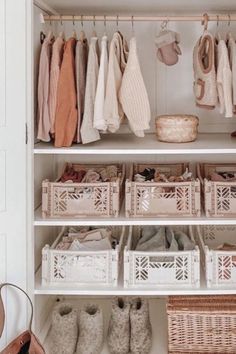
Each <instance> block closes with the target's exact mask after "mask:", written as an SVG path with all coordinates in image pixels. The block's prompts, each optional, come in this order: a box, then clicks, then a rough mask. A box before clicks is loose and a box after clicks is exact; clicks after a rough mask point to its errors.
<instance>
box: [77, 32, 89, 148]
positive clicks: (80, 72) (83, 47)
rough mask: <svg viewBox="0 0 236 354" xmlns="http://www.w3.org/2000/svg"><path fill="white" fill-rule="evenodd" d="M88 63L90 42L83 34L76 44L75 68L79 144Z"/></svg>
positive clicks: (78, 140)
mask: <svg viewBox="0 0 236 354" xmlns="http://www.w3.org/2000/svg"><path fill="white" fill-rule="evenodd" d="M87 61H88V41H87V38H85V35H84V33H83V32H82V33H81V37H80V38H79V40H78V42H77V44H76V54H75V66H76V88H77V109H78V124H77V139H76V140H77V143H81V134H80V128H81V124H82V119H83V114H84V97H85V87H86V72H87Z"/></svg>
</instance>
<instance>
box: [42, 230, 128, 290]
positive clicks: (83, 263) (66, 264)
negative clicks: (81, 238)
mask: <svg viewBox="0 0 236 354" xmlns="http://www.w3.org/2000/svg"><path fill="white" fill-rule="evenodd" d="M64 233H65V229H63V230H62V232H61V233H60V234H59V236H58V237H57V239H56V240H55V242H54V243H53V245H52V246H51V247H50V246H49V245H46V246H45V247H44V248H43V249H42V284H43V285H53V286H55V285H58V286H61V285H63V284H64V285H68V286H71V285H73V286H74V285H101V286H103V285H105V286H117V282H118V275H119V267H120V266H121V263H122V259H123V257H122V252H123V249H124V244H125V239H124V237H125V228H124V227H121V226H120V227H118V226H114V227H112V235H113V236H114V237H115V238H117V239H118V240H119V244H118V245H117V246H116V248H115V249H112V250H107V251H69V250H56V249H55V248H56V245H57V244H58V243H59V242H60V240H61V238H62V237H63V235H64Z"/></svg>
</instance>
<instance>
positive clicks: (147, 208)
mask: <svg viewBox="0 0 236 354" xmlns="http://www.w3.org/2000/svg"><path fill="white" fill-rule="evenodd" d="M187 167H188V164H181V163H180V164H172V165H157V164H155V165H154V164H135V165H133V166H132V167H131V170H130V176H129V179H128V180H126V186H125V188H126V193H125V201H126V203H125V209H126V216H127V217H158V216H161V217H168V216H182V217H188V216H189V217H190V216H192V217H194V216H196V217H197V216H200V213H201V211H200V181H199V180H198V179H197V180H194V181H191V182H173V183H172V182H167V183H164V182H134V181H133V176H134V175H135V174H136V173H139V172H141V171H143V170H144V169H145V168H155V169H158V171H160V173H165V174H167V175H175V176H177V175H178V176H179V175H181V174H182V173H184V171H185V170H186V168H187Z"/></svg>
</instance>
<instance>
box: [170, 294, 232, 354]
mask: <svg viewBox="0 0 236 354" xmlns="http://www.w3.org/2000/svg"><path fill="white" fill-rule="evenodd" d="M167 315H168V347H169V351H168V353H169V354H193V353H195V354H196V353H197V354H204V353H210V354H216V353H221V354H226V353H231V354H235V353H236V296H178V297H177V296H170V297H169V301H168V304H167Z"/></svg>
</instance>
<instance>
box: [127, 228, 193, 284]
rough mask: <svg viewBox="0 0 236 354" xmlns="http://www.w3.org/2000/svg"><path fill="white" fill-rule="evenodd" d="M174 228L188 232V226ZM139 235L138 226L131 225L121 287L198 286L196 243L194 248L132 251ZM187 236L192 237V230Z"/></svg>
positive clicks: (139, 229)
mask: <svg viewBox="0 0 236 354" xmlns="http://www.w3.org/2000/svg"><path fill="white" fill-rule="evenodd" d="M175 228H181V230H182V231H184V232H186V233H188V234H189V228H188V227H187V226H176V227H175ZM140 236H141V227H130V229H129V237H128V241H127V245H126V246H125V250H124V287H126V288H127V287H136V288H142V287H149V288H152V287H179V288H193V287H194V288H198V287H199V286H200V253H199V249H198V246H196V247H195V249H194V250H193V251H177V252H140V251H135V248H136V245H137V243H138V240H139V238H140ZM189 236H190V237H191V239H192V241H194V238H193V236H192V234H189ZM194 242H195V241H194Z"/></svg>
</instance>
